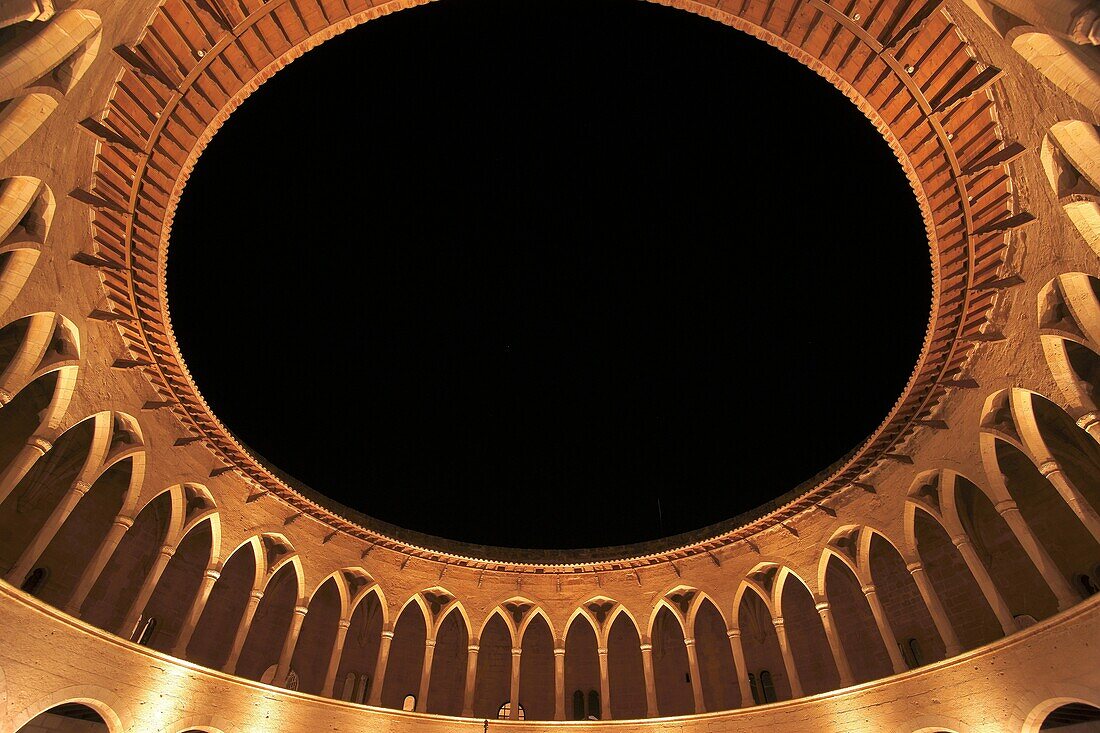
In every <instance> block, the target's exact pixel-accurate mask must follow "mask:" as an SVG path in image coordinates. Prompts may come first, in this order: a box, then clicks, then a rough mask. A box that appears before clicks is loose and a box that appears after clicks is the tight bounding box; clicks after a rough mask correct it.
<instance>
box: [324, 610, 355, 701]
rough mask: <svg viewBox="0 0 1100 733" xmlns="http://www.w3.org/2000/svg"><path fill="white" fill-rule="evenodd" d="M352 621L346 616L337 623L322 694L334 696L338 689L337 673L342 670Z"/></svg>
mask: <svg viewBox="0 0 1100 733" xmlns="http://www.w3.org/2000/svg"><path fill="white" fill-rule="evenodd" d="M349 628H351V621H350V620H349V619H346V618H342V619H340V620H339V621H338V622H337V623H336V638H335V639H333V640H332V652H331V653H330V654H329V658H328V668H327V669H326V670H325V682H324V684H323V685H321V696H322V697H332V696H333V692H334V691H335V690H336V674H337V673H338V672H339V671H340V659H341V658H342V657H343V656H344V643H345V642H346V641H347V638H348V629H349Z"/></svg>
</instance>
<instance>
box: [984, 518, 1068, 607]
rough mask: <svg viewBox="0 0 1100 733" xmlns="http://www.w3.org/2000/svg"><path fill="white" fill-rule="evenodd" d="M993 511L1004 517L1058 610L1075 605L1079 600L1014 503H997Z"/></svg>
mask: <svg viewBox="0 0 1100 733" xmlns="http://www.w3.org/2000/svg"><path fill="white" fill-rule="evenodd" d="M994 509H996V510H997V513H998V514H1000V515H1001V516H1002V517H1004V520H1005V522H1006V523H1007V524H1008V528H1009V529H1011V530H1012V534H1014V535H1016V539H1017V540H1018V541H1019V542H1020V545H1021V546H1022V547H1023V548H1024V552H1026V553H1027V556H1028V557H1029V558H1031V562H1032V563H1033V564H1034V565H1035V567H1036V568H1037V569H1038V570H1039V573H1040V574H1041V575H1042V576H1043V580H1045V581H1046V583H1047V585H1048V586H1049V587H1050V590H1051V591H1052V592H1053V593H1054V597H1055V598H1057V599H1058V610H1059V611H1065V610H1066V609H1067V608H1070V607H1071V606H1073V605H1074V604H1076V603H1077V601H1079V600H1080V598H1079V597H1078V596H1077V594H1076V593H1075V592H1074V591H1073V588H1071V587H1070V584H1069V581H1067V580H1066V578H1065V576H1064V575H1062V571H1060V570H1059V569H1058V566H1057V565H1055V564H1054V560H1052V559H1051V557H1050V554H1049V553H1048V552H1047V550H1046V548H1045V547H1043V545H1042V543H1040V542H1039V539H1038V538H1037V537H1036V536H1035V533H1033V532H1032V531H1031V527H1030V526H1028V523H1027V522H1026V521H1025V520H1024V517H1023V515H1022V514H1020V508H1019V507H1018V506H1016V502H1014V501H1013V500H1011V499H1006V500H1004V501H999V502H997V504H996V506H995V507H994Z"/></svg>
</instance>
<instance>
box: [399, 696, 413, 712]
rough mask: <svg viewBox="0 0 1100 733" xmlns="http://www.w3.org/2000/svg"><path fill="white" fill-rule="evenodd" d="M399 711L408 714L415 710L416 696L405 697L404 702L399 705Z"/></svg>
mask: <svg viewBox="0 0 1100 733" xmlns="http://www.w3.org/2000/svg"><path fill="white" fill-rule="evenodd" d="M401 709H402V710H404V711H406V712H410V713H411V712H412V711H413V710H416V695H405V701H404V702H403V703H401Z"/></svg>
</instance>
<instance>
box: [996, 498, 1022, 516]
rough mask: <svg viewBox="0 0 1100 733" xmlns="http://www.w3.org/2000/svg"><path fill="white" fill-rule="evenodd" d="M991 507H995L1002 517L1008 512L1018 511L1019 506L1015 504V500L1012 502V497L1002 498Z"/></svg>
mask: <svg viewBox="0 0 1100 733" xmlns="http://www.w3.org/2000/svg"><path fill="white" fill-rule="evenodd" d="M993 508H994V509H996V510H997V513H998V514H1000V515H1001V516H1002V517H1003V516H1004V515H1006V514H1008V513H1009V512H1018V511H1020V508H1019V507H1018V506H1016V502H1014V501H1013V500H1012V499H1004V500H1003V501H998V502H997V503H996V504H994V505H993Z"/></svg>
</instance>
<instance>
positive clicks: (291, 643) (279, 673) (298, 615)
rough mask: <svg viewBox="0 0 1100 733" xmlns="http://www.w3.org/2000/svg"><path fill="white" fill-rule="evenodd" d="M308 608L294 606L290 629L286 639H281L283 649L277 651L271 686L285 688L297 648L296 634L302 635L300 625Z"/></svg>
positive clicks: (303, 621)
mask: <svg viewBox="0 0 1100 733" xmlns="http://www.w3.org/2000/svg"><path fill="white" fill-rule="evenodd" d="M307 613H309V606H295V607H294V613H293V614H292V615H291V617H290V628H289V629H287V632H286V638H285V639H283V648H282V649H281V650H280V651H279V665H278V666H277V667H276V668H275V679H274V680H272V684H275V685H278V686H279V687H286V681H287V678H288V677H289V676H290V663H291V662H292V661H293V660H294V649H295V647H297V646H298V634H300V633H302V624H303V623H305V620H306V614H307Z"/></svg>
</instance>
